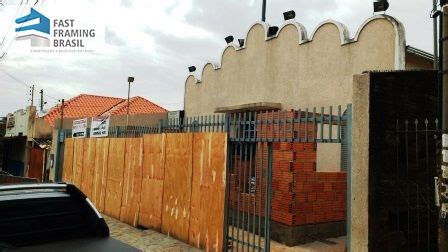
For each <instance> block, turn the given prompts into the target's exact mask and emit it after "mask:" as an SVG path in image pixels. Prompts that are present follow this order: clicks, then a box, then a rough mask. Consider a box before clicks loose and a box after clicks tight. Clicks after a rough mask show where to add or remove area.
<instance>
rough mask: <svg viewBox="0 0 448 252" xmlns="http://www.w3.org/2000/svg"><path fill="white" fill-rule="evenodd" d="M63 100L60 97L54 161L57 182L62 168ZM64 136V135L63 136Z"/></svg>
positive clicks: (60, 177)
mask: <svg viewBox="0 0 448 252" xmlns="http://www.w3.org/2000/svg"><path fill="white" fill-rule="evenodd" d="M64 102H65V100H64V99H62V105H61V120H60V122H59V132H58V138H57V141H58V142H57V145H58V149H57V150H58V153H57V157H58V160H57V162H55V163H56V167H57V169H56V171H55V173H56V174H55V175H56V176H55V180H56V181H57V182H59V181H61V179H62V169H63V167H62V166H63V164H62V160H63V159H62V155H63V153H62V148H61V142H62V141H61V139H62V137H63V134H64V132H63V126H64V124H63V122H64ZM64 137H65V136H64Z"/></svg>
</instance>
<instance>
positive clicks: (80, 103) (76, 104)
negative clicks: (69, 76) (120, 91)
mask: <svg viewBox="0 0 448 252" xmlns="http://www.w3.org/2000/svg"><path fill="white" fill-rule="evenodd" d="M61 112H62V111H61V107H60V106H56V107H53V108H52V109H50V111H49V112H48V113H47V114H46V115H45V116H44V119H45V120H46V121H47V122H48V123H49V124H50V125H51V126H53V127H58V125H55V124H54V122H55V120H56V119H57V118H60V117H61ZM166 112H167V110H166V109H164V108H162V107H161V106H159V105H157V104H155V103H153V102H151V101H149V100H147V99H145V98H142V97H140V96H136V97H132V98H130V99H129V114H130V115H140V114H155V113H166ZM126 113H127V100H126V99H123V98H116V97H106V96H98V95H89V94H81V95H78V96H76V97H74V98H72V99H70V100H68V101H66V102H65V104H64V119H65V118H85V117H94V116H102V115H107V114H110V115H111V116H118V115H126Z"/></svg>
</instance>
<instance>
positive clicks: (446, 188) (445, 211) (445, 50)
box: [439, 5, 448, 251]
mask: <svg viewBox="0 0 448 252" xmlns="http://www.w3.org/2000/svg"><path fill="white" fill-rule="evenodd" d="M442 11H443V14H442V15H440V22H441V23H442V31H440V32H441V33H442V38H441V39H440V46H441V47H442V48H441V50H440V51H441V52H442V55H440V56H439V58H440V61H442V64H441V68H440V71H441V72H442V75H443V86H442V148H443V151H442V167H441V176H440V187H439V188H440V190H439V191H440V192H441V194H440V218H439V224H440V225H439V232H440V234H439V250H440V251H448V220H447V217H448V198H447V196H446V195H447V194H448V71H447V70H448V69H446V68H445V66H447V65H448V45H447V42H448V19H447V18H445V16H446V15H448V5H444V6H443V7H442Z"/></svg>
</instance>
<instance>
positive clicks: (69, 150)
mask: <svg viewBox="0 0 448 252" xmlns="http://www.w3.org/2000/svg"><path fill="white" fill-rule="evenodd" d="M73 144H74V141H73V139H72V138H67V139H65V141H64V164H63V168H62V181H64V182H67V183H72V182H73Z"/></svg>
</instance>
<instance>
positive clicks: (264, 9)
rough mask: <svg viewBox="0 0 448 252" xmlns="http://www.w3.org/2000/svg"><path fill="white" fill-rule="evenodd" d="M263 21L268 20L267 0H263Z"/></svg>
mask: <svg viewBox="0 0 448 252" xmlns="http://www.w3.org/2000/svg"><path fill="white" fill-rule="evenodd" d="M261 21H263V22H266V0H263V7H262V10H261Z"/></svg>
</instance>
